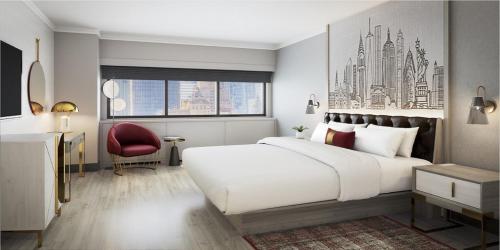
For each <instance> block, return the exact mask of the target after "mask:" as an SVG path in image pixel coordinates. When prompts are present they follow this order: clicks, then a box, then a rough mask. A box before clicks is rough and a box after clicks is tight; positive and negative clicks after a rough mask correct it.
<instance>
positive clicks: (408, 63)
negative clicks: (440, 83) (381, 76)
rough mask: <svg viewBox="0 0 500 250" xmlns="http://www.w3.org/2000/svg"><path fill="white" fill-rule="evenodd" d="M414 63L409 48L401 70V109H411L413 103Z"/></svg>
mask: <svg viewBox="0 0 500 250" xmlns="http://www.w3.org/2000/svg"><path fill="white" fill-rule="evenodd" d="M414 90H415V62H414V61H413V54H412V53H411V50H410V48H408V52H407V54H406V60H405V67H404V69H403V84H402V86H401V108H404V109H409V108H412V107H413V103H414V101H415V99H414V98H415V95H414Z"/></svg>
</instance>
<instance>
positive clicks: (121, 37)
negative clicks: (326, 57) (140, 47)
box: [100, 32, 276, 50]
mask: <svg viewBox="0 0 500 250" xmlns="http://www.w3.org/2000/svg"><path fill="white" fill-rule="evenodd" d="M100 38H101V39H103V40H118V41H132V42H149V43H169V44H182V45H197V46H213V47H226V48H243V49H264V50H275V49H276V44H273V43H257V42H239V41H225V40H216V39H203V38H187V37H172V36H150V35H135V34H125V33H115V32H101V37H100Z"/></svg>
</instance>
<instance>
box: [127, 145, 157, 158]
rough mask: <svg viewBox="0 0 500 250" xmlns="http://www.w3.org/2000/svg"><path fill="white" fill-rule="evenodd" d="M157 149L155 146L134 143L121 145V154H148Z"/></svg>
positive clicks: (129, 155) (128, 155)
mask: <svg viewBox="0 0 500 250" xmlns="http://www.w3.org/2000/svg"><path fill="white" fill-rule="evenodd" d="M157 150H158V149H157V148H156V147H155V146H151V145H144V144H136V145H122V153H121V155H122V156H125V157H132V156H140V155H148V154H152V153H154V152H156V151H157Z"/></svg>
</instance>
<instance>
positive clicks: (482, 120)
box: [467, 106, 488, 124]
mask: <svg viewBox="0 0 500 250" xmlns="http://www.w3.org/2000/svg"><path fill="white" fill-rule="evenodd" d="M467 124H488V117H487V116H486V113H485V112H484V108H481V109H477V108H476V107H474V106H472V107H470V110H469V118H468V119H467Z"/></svg>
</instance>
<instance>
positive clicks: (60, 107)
mask: <svg viewBox="0 0 500 250" xmlns="http://www.w3.org/2000/svg"><path fill="white" fill-rule="evenodd" d="M50 112H56V113H63V115H62V116H61V120H60V123H59V132H69V131H70V119H69V115H70V114H71V113H73V112H78V107H77V106H76V104H74V103H72V102H68V101H62V102H58V103H56V104H54V106H53V107H52V109H51V110H50Z"/></svg>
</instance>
